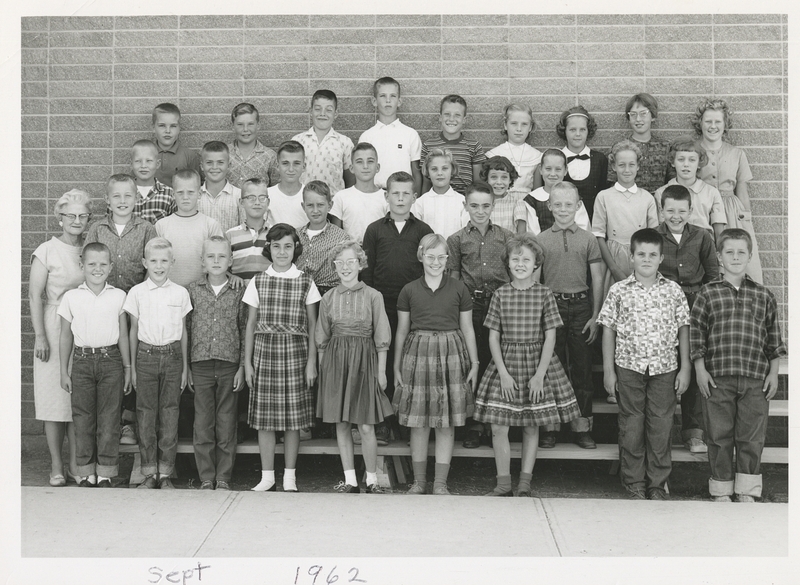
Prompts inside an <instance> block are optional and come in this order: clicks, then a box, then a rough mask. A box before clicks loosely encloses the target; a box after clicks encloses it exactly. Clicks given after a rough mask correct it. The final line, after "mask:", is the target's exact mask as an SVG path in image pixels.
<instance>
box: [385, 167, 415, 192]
mask: <svg viewBox="0 0 800 585" xmlns="http://www.w3.org/2000/svg"><path fill="white" fill-rule="evenodd" d="M392 183H411V184H413V183H414V178H413V177H412V176H411V175H409V174H408V173H407V172H405V171H397V172H396V173H392V174H391V175H389V178H388V179H386V192H387V193H388V192H389V190H391V188H392Z"/></svg>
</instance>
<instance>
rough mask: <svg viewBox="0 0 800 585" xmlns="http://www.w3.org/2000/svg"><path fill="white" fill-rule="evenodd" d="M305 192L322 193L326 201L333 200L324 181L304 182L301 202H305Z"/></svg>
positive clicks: (329, 189)
mask: <svg viewBox="0 0 800 585" xmlns="http://www.w3.org/2000/svg"><path fill="white" fill-rule="evenodd" d="M307 192H310V193H316V194H317V195H322V196H323V197H324V198H325V200H326V201H327V202H328V203H331V202H332V201H333V195H331V188H330V187H328V184H327V183H326V182H325V181H309V182H308V183H306V185H305V187H303V202H305V195H306V193H307Z"/></svg>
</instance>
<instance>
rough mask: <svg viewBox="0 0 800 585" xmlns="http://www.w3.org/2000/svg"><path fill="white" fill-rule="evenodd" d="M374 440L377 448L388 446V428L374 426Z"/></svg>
mask: <svg viewBox="0 0 800 585" xmlns="http://www.w3.org/2000/svg"><path fill="white" fill-rule="evenodd" d="M375 438H376V439H377V440H378V446H379V447H385V446H386V445H388V444H389V427H387V426H386V425H375Z"/></svg>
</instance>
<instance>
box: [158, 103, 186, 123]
mask: <svg viewBox="0 0 800 585" xmlns="http://www.w3.org/2000/svg"><path fill="white" fill-rule="evenodd" d="M159 114H175V115H176V116H178V119H179V120H180V118H181V110H180V108H178V106H176V105H175V104H171V103H169V102H163V103H161V104H158V105H157V106H156V107H155V108H153V124H155V123H156V120H157V119H158V115H159Z"/></svg>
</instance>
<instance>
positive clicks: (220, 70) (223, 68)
mask: <svg viewBox="0 0 800 585" xmlns="http://www.w3.org/2000/svg"><path fill="white" fill-rule="evenodd" d="M178 75H179V77H180V79H194V80H203V79H242V77H243V75H244V65H243V63H241V62H239V63H222V64H217V63H209V64H199V63H189V64H185V65H184V64H181V65H179V66H178Z"/></svg>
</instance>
